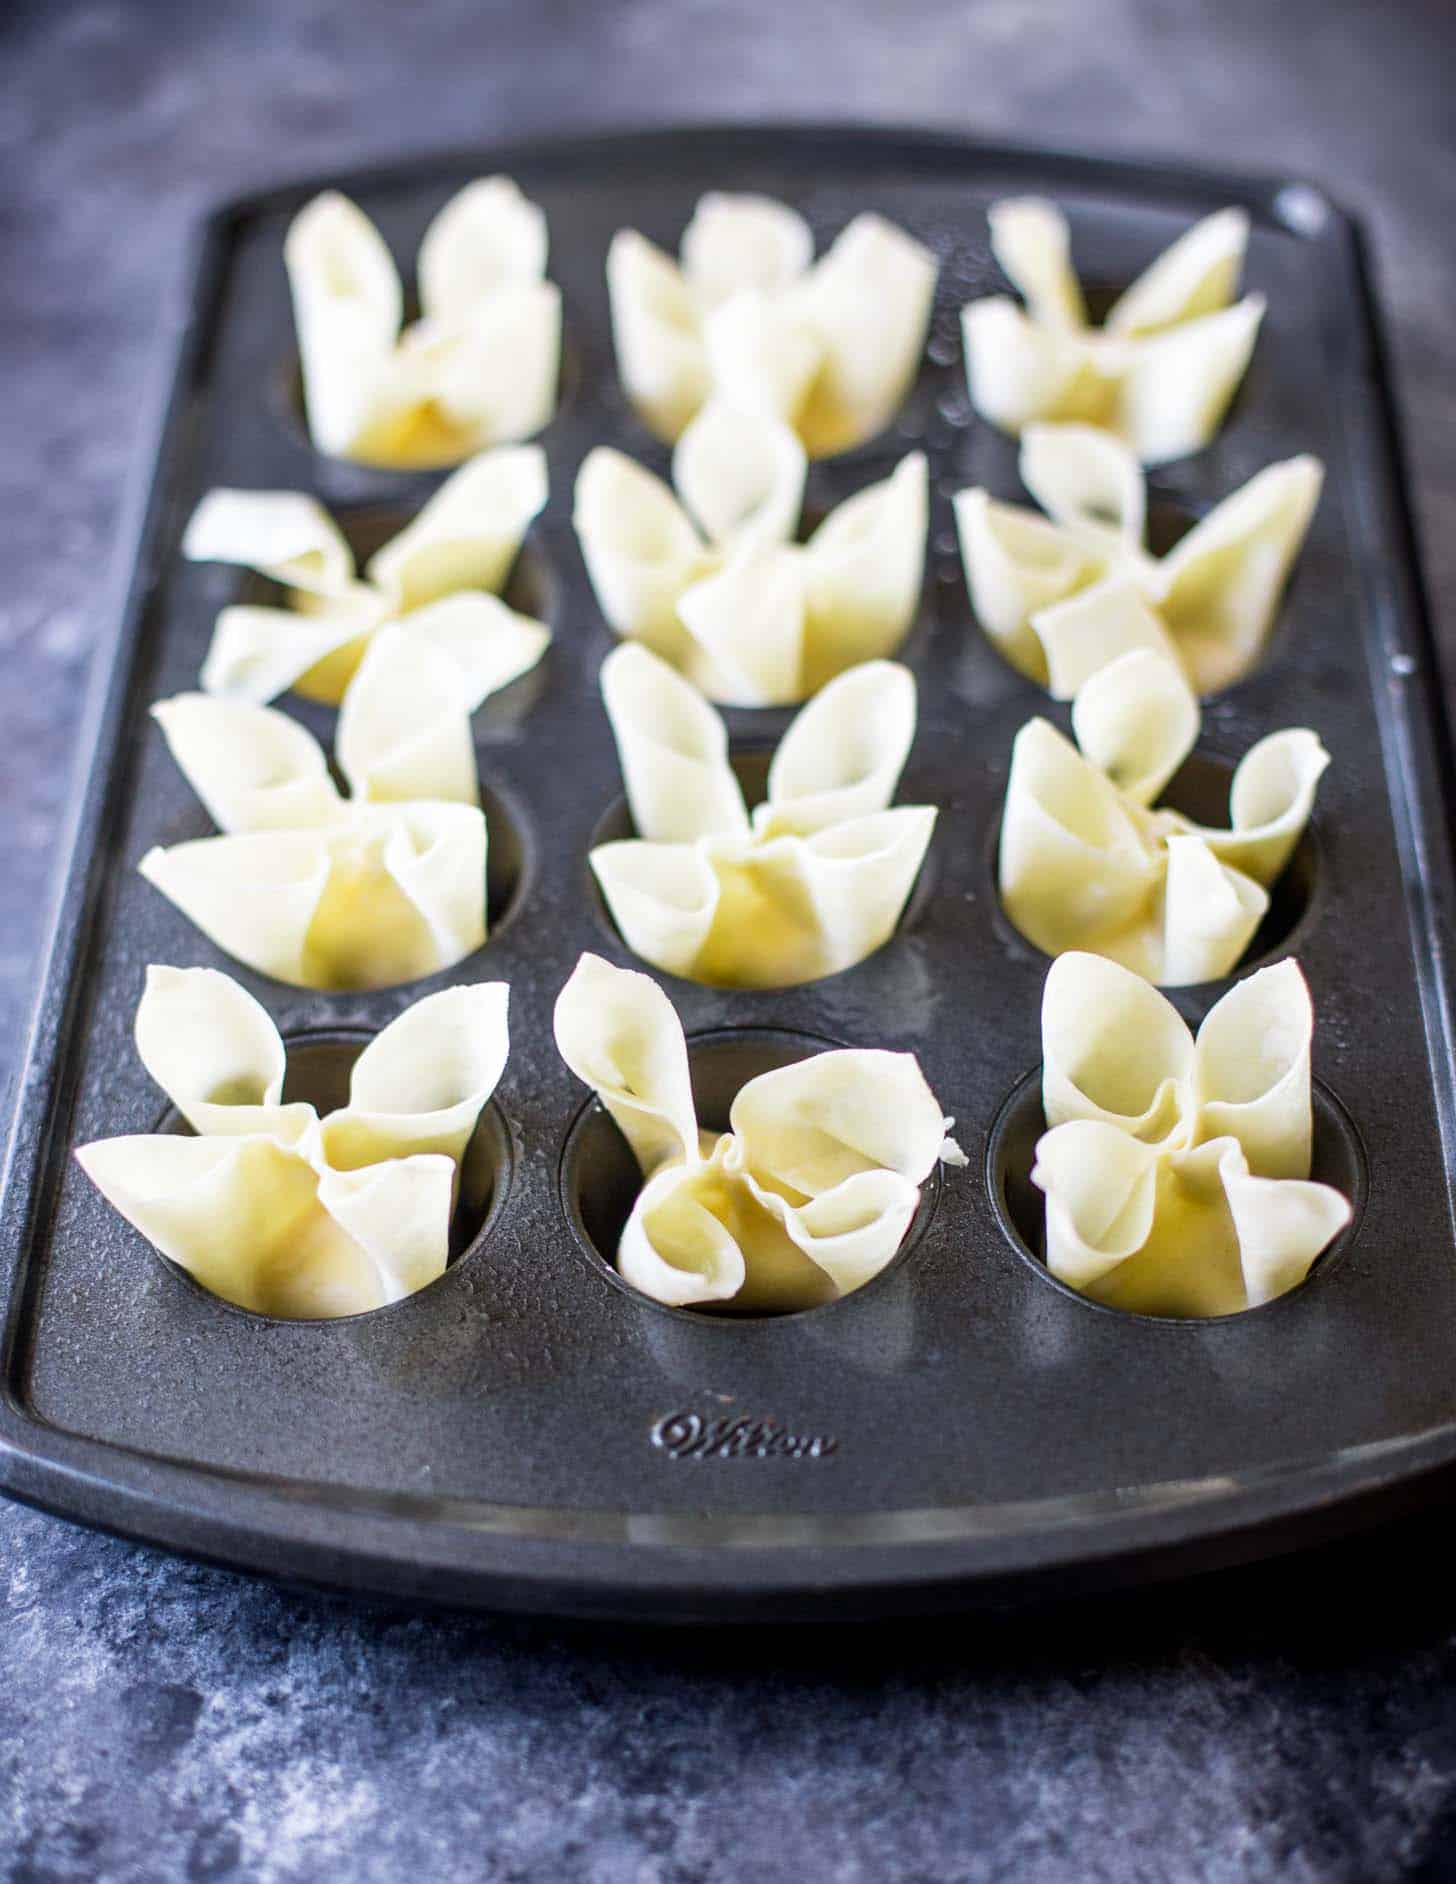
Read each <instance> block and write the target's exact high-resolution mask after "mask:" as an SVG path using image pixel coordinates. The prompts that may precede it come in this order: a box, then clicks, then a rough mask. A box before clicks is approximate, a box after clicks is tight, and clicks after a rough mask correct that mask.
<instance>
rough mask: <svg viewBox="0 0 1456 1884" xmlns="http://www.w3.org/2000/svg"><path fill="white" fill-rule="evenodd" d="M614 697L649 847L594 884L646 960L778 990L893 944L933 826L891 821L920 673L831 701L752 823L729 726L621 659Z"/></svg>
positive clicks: (910, 818) (646, 666)
mask: <svg viewBox="0 0 1456 1884" xmlns="http://www.w3.org/2000/svg"><path fill="white" fill-rule="evenodd" d="M602 697H603V700H604V701H605V703H606V708H607V715H608V718H609V719H610V720H611V723H612V731H613V734H614V736H615V738H616V741H617V750H618V753H619V754H620V757H621V762H622V777H623V780H624V782H625V785H626V788H627V799H628V803H629V805H630V807H631V811H632V820H633V823H634V825H635V826H636V829H637V832H638V835H637V837H635V838H625V839H621V840H618V841H616V842H612V843H607V844H599V845H598V846H597V847H596V848H595V849H594V850H593V851H592V853H591V867H592V870H593V871H594V873H595V875H596V879H597V882H598V883H599V884H600V886H601V891H602V895H603V896H604V897H605V899H606V902H607V906H608V908H609V909H610V910H611V912H612V916H613V918H614V920H615V921H616V924H617V927H618V929H619V930H620V931H621V933H622V936H623V938H624V940H625V941H626V942H627V945H628V947H629V948H631V950H632V951H633V953H634V954H636V955H639V956H640V957H641V958H642V959H643V960H644V961H647V962H651V963H652V965H653V966H654V967H655V968H660V969H664V970H666V971H667V972H668V973H670V974H675V975H684V976H686V977H687V978H688V979H690V980H693V981H707V982H712V983H715V984H718V985H723V986H730V987H754V988H775V987H788V986H791V985H793V984H794V983H796V982H801V981H812V980H815V979H817V978H818V977H820V976H821V975H832V974H836V973H838V971H839V970H840V969H843V968H849V967H852V966H853V965H854V964H855V963H856V962H860V961H863V960H864V959H865V957H866V956H867V955H870V954H872V953H873V952H874V950H876V949H877V948H880V947H881V946H882V945H883V944H884V943H885V942H886V941H888V940H889V938H890V936H891V935H892V934H893V933H894V929H895V924H896V923H897V922H898V921H899V919H900V913H901V911H902V910H903V908H904V906H905V903H906V900H907V898H908V897H909V895H910V892H911V890H912V888H913V887H914V884H915V879H916V877H917V876H918V875H919V872H920V867H921V864H922V863H923V862H924V859H925V853H926V850H927V848H928V847H929V844H930V838H931V834H932V832H933V831H934V828H935V815H936V814H935V808H934V807H933V806H930V805H907V806H900V807H896V808H895V809H889V808H888V807H889V805H890V800H891V799H892V798H893V796H894V793H895V787H896V784H897V783H898V781H899V777H900V772H901V770H902V768H903V767H904V764H905V760H906V757H907V755H908V753H909V751H910V746H911V743H912V741H913V740H914V737H915V681H914V677H913V675H912V674H911V673H910V670H909V669H908V668H906V667H901V666H900V665H899V664H898V663H896V662H894V661H869V662H866V663H865V664H863V665H862V666H859V667H854V668H851V669H850V670H849V671H848V672H847V673H844V674H841V675H840V676H839V678H838V679H837V680H833V681H831V682H830V683H829V685H828V686H827V687H825V688H824V689H823V690H822V691H821V692H820V693H818V694H816V695H815V697H814V698H813V699H812V700H811V701H810V702H809V704H808V705H807V706H806V707H804V708H803V709H802V711H801V712H800V713H799V714H798V715H797V717H796V718H795V720H794V721H793V724H792V725H791V726H790V727H789V729H788V731H787V732H786V733H785V734H784V737H783V739H782V741H781V742H780V744H779V747H778V750H777V752H776V753H775V754H774V758H773V762H772V764H771V766H770V768H769V776H768V796H767V798H766V800H765V801H764V802H763V803H762V804H761V805H758V806H757V807H756V808H755V810H754V812H753V815H752V817H750V816H749V813H748V811H747V808H746V806H745V804H744V799H743V793H742V791H741V789H740V787H739V784H738V780H737V778H736V776H735V775H734V772H733V769H732V766H731V765H730V763H729V759H728V738H727V733H726V730H725V728H724V726H723V722H722V720H721V719H720V717H719V715H718V714H717V713H716V712H715V711H714V709H713V708H712V707H711V706H709V704H708V702H707V701H706V700H704V699H703V697H702V695H701V694H700V693H698V692H697V691H696V689H695V688H694V687H692V686H691V685H690V684H689V683H688V682H687V681H686V680H684V679H683V678H682V676H681V675H680V674H678V673H676V672H675V671H674V669H673V668H671V667H669V666H668V664H667V663H666V662H665V661H662V660H659V659H658V657H657V656H656V655H655V654H652V653H649V651H648V650H647V649H646V648H645V647H642V646H640V645H639V644H636V643H633V642H628V643H626V644H624V645H623V646H621V647H619V648H616V649H614V650H613V651H612V653H611V654H609V655H608V657H607V659H606V660H605V661H604V662H603V664H602Z"/></svg>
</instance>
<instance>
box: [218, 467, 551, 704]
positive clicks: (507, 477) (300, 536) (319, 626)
mask: <svg viewBox="0 0 1456 1884" xmlns="http://www.w3.org/2000/svg"><path fill="white" fill-rule="evenodd" d="M545 502H546V457H545V453H544V452H542V451H541V449H540V448H539V447H538V446H535V445H523V446H518V447H514V448H512V449H509V450H500V451H489V452H484V453H482V454H481V456H480V457H478V458H474V459H472V460H471V462H470V463H469V464H465V465H462V466H461V467H460V469H459V470H458V471H457V472H456V473H455V474H454V476H453V477H450V478H447V479H446V481H445V483H444V484H442V485H441V486H440V488H439V490H438V491H436V493H435V495H434V496H433V497H432V498H431V499H430V501H429V502H428V503H427V504H426V505H425V506H424V508H423V509H422V510H421V511H420V513H419V515H418V516H417V517H416V518H415V519H414V521H413V522H412V523H411V524H410V525H409V526H408V528H407V529H404V530H401V531H400V533H399V535H398V536H396V537H394V538H393V539H392V540H391V541H390V542H388V543H386V544H385V545H384V547H383V548H382V549H380V550H378V551H376V553H375V554H374V555H373V556H371V557H370V559H369V562H368V565H367V567H366V570H365V578H366V579H365V580H363V581H361V580H359V579H358V578H357V577H356V575H355V570H354V554H353V551H352V550H351V549H350V548H349V545H348V543H347V542H346V541H345V539H344V535H343V532H342V531H341V530H340V529H339V527H338V525H337V524H336V523H335V522H334V520H333V518H332V517H330V516H329V514H328V512H327V511H326V510H325V509H324V508H323V506H322V505H321V504H319V503H318V502H316V501H315V499H313V498H312V497H305V496H303V495H302V494H301V493H299V492H297V491H232V490H215V491H209V492H208V494H207V496H206V497H204V498H203V500H202V502H201V503H200V504H199V505H198V506H197V509H196V510H195V511H194V512H193V513H192V519H191V521H190V523H189V524H188V525H187V530H186V533H185V534H184V536H183V538H182V554H183V555H184V556H186V557H188V558H189V559H190V560H191V561H193V562H223V563H240V564H242V565H243V566H244V567H245V568H250V569H256V570H257V571H258V572H259V574H260V575H263V576H267V577H268V578H269V579H270V580H271V581H274V582H277V583H281V584H282V585H283V587H284V588H286V589H288V590H289V591H290V597H289V599H290V603H291V606H289V607H287V608H265V607H258V606H254V605H251V604H249V605H243V606H238V607H234V608H225V609H224V610H223V611H222V613H221V614H220V615H219V616H218V618H217V626H216V628H215V629H214V630H213V637H212V646H211V647H210V648H209V650H208V654H207V659H206V660H205V661H204V662H203V666H202V676H201V678H202V685H203V687H204V689H205V690H206V691H207V692H208V693H211V694H217V695H218V696H219V697H220V698H223V699H228V700H247V701H251V702H252V703H253V704H254V705H255V706H265V705H266V704H267V703H268V701H270V700H272V699H275V698H276V697H277V696H278V695H279V694H280V693H286V692H287V691H288V690H289V688H294V689H296V690H297V691H298V692H299V693H301V694H306V695H307V696H308V697H309V698H310V699H313V700H322V701H324V702H325V703H326V704H327V705H329V706H337V705H338V703H339V701H340V700H341V699H342V698H343V695H344V689H345V688H346V687H347V686H348V684H349V682H350V681H351V680H352V679H353V677H354V674H355V671H356V670H357V668H358V666H359V662H360V661H361V660H362V658H363V655H364V650H365V648H367V647H368V645H369V643H370V640H371V638H372V637H373V636H374V635H375V634H377V633H378V632H379V630H380V629H381V628H382V627H384V626H385V624H386V623H389V622H397V621H400V620H404V621H407V622H408V624H409V630H410V633H411V634H413V635H417V636H419V637H420V638H421V639H423V640H427V641H429V642H430V643H431V644H432V645H433V646H435V647H436V648H439V649H441V650H443V651H444V652H446V653H448V654H449V655H450V657H451V658H452V659H453V660H454V661H456V663H457V664H458V665H459V667H460V670H461V683H460V684H461V687H462V690H463V691H464V693H465V694H467V695H468V696H469V697H470V702H471V710H473V709H474V708H475V707H477V706H479V704H480V702H481V701H482V700H484V699H485V698H486V697H487V695H489V694H492V693H495V692H497V691H498V690H499V689H500V688H502V687H504V686H505V685H507V683H508V682H510V681H512V680H515V679H517V678H518V677H519V676H520V675H521V674H524V673H526V672H527V671H528V669H530V668H532V667H534V666H535V665H536V663H537V661H539V660H540V658H541V656H542V654H543V653H544V652H545V651H546V645H547V643H548V642H549V641H550V639H551V631H550V629H548V628H547V627H546V626H545V625H544V623H542V622H539V621H534V620H532V619H531V618H530V617H529V616H527V615H518V614H517V613H516V612H515V611H514V610H513V609H510V608H507V607H506V605H505V603H504V602H502V601H501V600H500V598H499V596H498V595H497V594H496V593H495V591H496V590H498V589H499V588H501V587H502V585H503V584H504V583H505V581H506V580H507V578H508V577H509V575H510V573H511V569H512V567H513V566H514V564H515V560H516V556H517V554H518V552H519V550H520V547H521V540H522V538H523V537H524V536H525V534H526V528H527V525H528V524H529V523H530V521H531V519H532V518H533V517H534V516H535V515H536V513H537V512H538V511H539V510H540V509H541V506H542V505H543V504H544V503H545Z"/></svg>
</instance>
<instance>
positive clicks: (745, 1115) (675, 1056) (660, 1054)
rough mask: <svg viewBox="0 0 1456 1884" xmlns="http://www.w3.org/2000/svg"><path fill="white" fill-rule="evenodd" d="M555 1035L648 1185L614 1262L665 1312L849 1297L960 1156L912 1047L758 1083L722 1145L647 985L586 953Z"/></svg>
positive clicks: (564, 996)
mask: <svg viewBox="0 0 1456 1884" xmlns="http://www.w3.org/2000/svg"><path fill="white" fill-rule="evenodd" d="M555 1031H556V1044H557V1047H558V1049H559V1050H560V1053H561V1056H562V1058H563V1059H564V1060H565V1061H566V1063H567V1065H568V1066H569V1067H570V1068H571V1070H572V1072H573V1073H575V1074H576V1076H577V1077H578V1078H579V1079H582V1080H584V1081H585V1082H586V1084H587V1085H589V1086H591V1087H593V1089H594V1090H595V1091H596V1093H597V1096H598V1098H599V1099H600V1101H601V1103H602V1105H603V1106H604V1107H605V1108H606V1110H607V1111H608V1113H610V1115H611V1116H612V1118H613V1119H614V1120H615V1121H616V1123H617V1124H618V1126H619V1127H620V1128H621V1130H622V1132H623V1135H624V1136H625V1137H626V1139H627V1142H628V1144H629V1145H630V1146H631V1148H632V1151H633V1154H634V1156H635V1157H636V1159H637V1162H638V1165H639V1167H640V1168H641V1170H642V1174H643V1178H644V1180H645V1181H644V1183H643V1187H642V1189H641V1191H640V1192H639V1194H638V1197H637V1200H636V1202H635V1204H634V1205H633V1208H632V1211H631V1214H630V1216H629V1218H628V1220H627V1223H626V1226H625V1228H624V1229H623V1232H622V1237H621V1241H620V1244H619V1246H618V1248H617V1250H616V1251H615V1252H614V1254H615V1259H616V1265H617V1268H618V1270H619V1272H620V1273H621V1275H622V1277H623V1279H624V1280H625V1281H627V1282H628V1283H629V1284H630V1285H631V1286H632V1287H633V1288H635V1289H637V1290H638V1291H639V1292H640V1293H642V1294H644V1295H648V1296H650V1297H651V1298H652V1299H653V1300H654V1301H658V1302H662V1303H664V1304H666V1305H667V1306H670V1307H691V1306H700V1305H709V1306H711V1305H715V1304H722V1303H731V1304H732V1305H733V1307H735V1308H739V1309H757V1310H762V1311H769V1312H789V1311H793V1310H796V1309H802V1308H810V1307H814V1306H816V1305H818V1304H819V1303H821V1302H825V1301H833V1300H835V1299H836V1298H837V1297H839V1296H841V1295H847V1294H849V1293H851V1292H852V1291H853V1290H855V1289H857V1288H861V1287H862V1286H863V1285H864V1284H865V1283H866V1282H868V1281H870V1280H871V1279H872V1278H873V1277H874V1276H876V1275H878V1274H879V1272H880V1271H881V1270H882V1269H883V1268H884V1267H885V1266H886V1265H887V1264H888V1263H889V1262H890V1261H891V1259H892V1258H893V1257H894V1255H895V1253H896V1251H897V1250H898V1249H899V1248H900V1245H901V1244H902V1243H903V1241H904V1239H905V1235H906V1232H907V1231H908V1229H909V1227H910V1223H911V1220H912V1219H913V1217H914V1215H915V1212H916V1209H917V1207H918V1205H919V1201H920V1187H921V1185H922V1184H924V1182H925V1181H926V1179H927V1178H928V1177H929V1176H930V1175H931V1173H932V1171H933V1170H934V1169H935V1167H936V1165H937V1163H938V1162H941V1161H944V1162H946V1163H951V1164H958V1163H964V1159H963V1157H962V1155H961V1153H960V1151H959V1149H958V1148H957V1147H956V1146H955V1145H954V1143H953V1142H952V1141H950V1140H948V1139H947V1138H946V1136H945V1134H946V1131H947V1129H948V1125H949V1122H948V1121H947V1120H946V1119H945V1118H944V1117H943V1116H942V1114H941V1111H940V1107H939V1106H938V1104H937V1103H936V1101H935V1098H934V1095H933V1094H932V1093H931V1091H930V1089H929V1087H928V1086H927V1085H926V1083H925V1079H924V1076H923V1074H922V1073H921V1072H920V1069H919V1067H918V1065H917V1064H916V1062H915V1058H914V1056H913V1055H912V1054H908V1053H886V1052H880V1051H863V1050H854V1049H846V1050H843V1051H838V1052H835V1051H830V1052H825V1053H818V1054H811V1055H810V1056H809V1057H807V1058H806V1059H803V1060H799V1061H795V1062H793V1063H791V1064H790V1065H787V1066H783V1067H779V1068H777V1069H776V1070H774V1071H772V1072H768V1073H764V1074H761V1075H759V1077H758V1078H756V1079H752V1080H750V1081H749V1082H748V1083H747V1084H746V1085H745V1086H744V1087H742V1089H741V1090H740V1091H739V1093H738V1095H737V1097H736V1098H735V1099H734V1101H733V1105H732V1108H731V1111H730V1116H729V1129H728V1131H727V1132H725V1133H723V1134H721V1135H719V1134H715V1133H712V1132H708V1131H700V1130H699V1125H698V1120H697V1116H696V1113H695V1111H694V1107H693V1097H692V1084H691V1079H690V1076H689V1069H688V1054H687V1044H686V1042H685V1040H684V1038H683V1032H682V1024H681V1022H680V1021H679V1020H678V1017H677V1015H676V1013H675V1012H674V1010H673V1007H672V1004H671V1002H670V1001H669V1000H668V998H667V996H666V995H665V994H664V993H663V992H662V990H661V989H660V988H659V987H657V985H656V984H655V983H654V982H652V981H651V980H650V979H649V978H648V977H647V976H646V975H642V974H638V973H635V972H634V971H632V970H630V969H620V968H614V967H612V965H611V964H610V963H608V962H605V961H603V960H602V959H601V958H600V957H599V956H595V955H583V956H582V958H581V960H580V962H579V963H578V964H577V967H576V970H575V972H574V973H573V974H572V976H571V979H570V980H569V981H568V982H567V984H566V986H565V987H564V988H563V989H562V991H561V994H560V996H559V998H558V1000H557V1004H556V1016H555ZM609 1259H610V1257H609Z"/></svg>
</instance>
